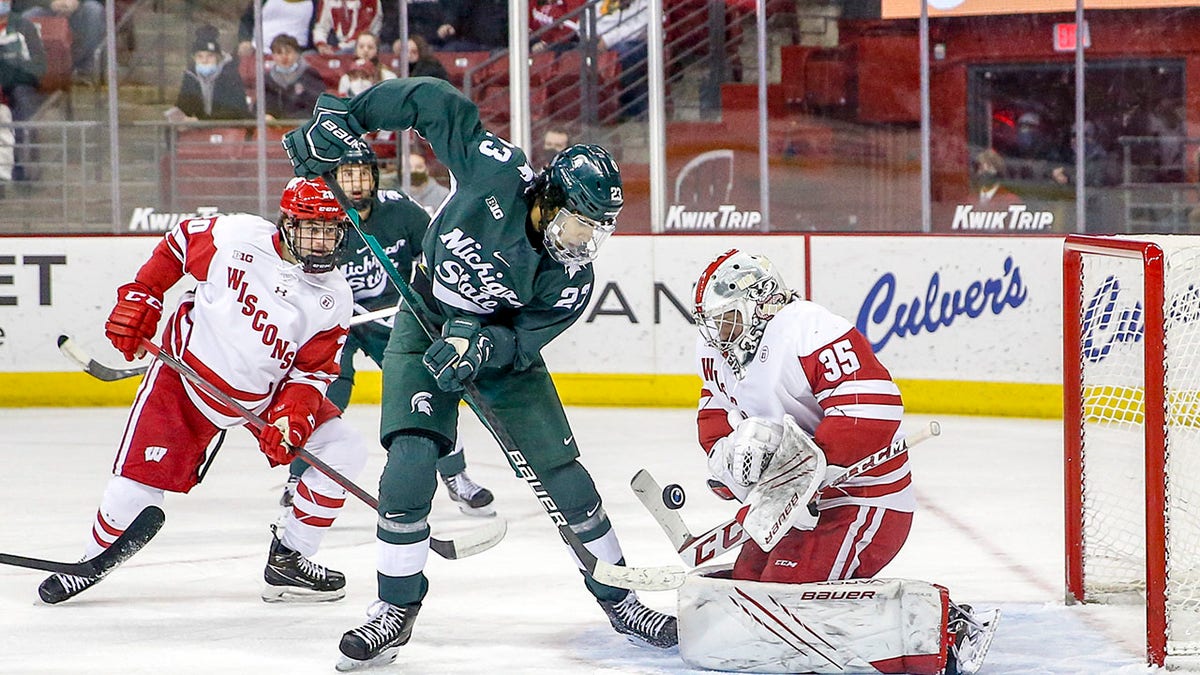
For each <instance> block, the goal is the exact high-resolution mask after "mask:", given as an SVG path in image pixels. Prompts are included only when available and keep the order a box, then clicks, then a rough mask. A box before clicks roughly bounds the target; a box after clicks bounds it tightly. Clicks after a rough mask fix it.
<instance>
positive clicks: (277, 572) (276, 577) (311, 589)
mask: <svg viewBox="0 0 1200 675" xmlns="http://www.w3.org/2000/svg"><path fill="white" fill-rule="evenodd" d="M263 579H264V580H265V581H266V582H267V585H266V588H264V589H263V592H262V599H263V600H264V601H265V602H327V601H331V600H340V599H342V598H344V597H345V596H346V577H345V575H343V574H342V573H341V572H338V571H336V570H331V569H326V568H325V567H322V566H321V565H318V564H316V563H315V562H313V561H311V560H309V559H308V558H305V557H304V556H302V555H300V552H299V551H293V550H292V549H290V548H288V547H287V546H284V545H283V542H282V541H280V540H279V538H278V537H272V538H271V552H270V553H269V554H268V555H267V566H266V568H265V569H264V570H263Z"/></svg>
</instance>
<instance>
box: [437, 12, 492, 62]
mask: <svg viewBox="0 0 1200 675" xmlns="http://www.w3.org/2000/svg"><path fill="white" fill-rule="evenodd" d="M443 5H444V6H445V8H446V24H445V25H443V26H442V27H440V28H438V37H439V38H441V40H442V47H441V49H442V51H448V52H490V51H495V50H497V49H505V48H507V47H508V1H507V0H443Z"/></svg>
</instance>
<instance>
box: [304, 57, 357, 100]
mask: <svg viewBox="0 0 1200 675" xmlns="http://www.w3.org/2000/svg"><path fill="white" fill-rule="evenodd" d="M304 60H305V62H307V63H308V65H310V66H312V67H313V69H315V70H316V71H317V73H318V74H319V75H320V76H321V80H322V81H324V82H325V86H326V87H328V88H329V89H330V90H331V91H337V86H338V81H339V80H341V79H342V75H344V74H345V73H346V71H347V70H350V66H352V65H354V56H352V55H349V54H336V55H334V56H326V55H324V54H317V53H309V54H305V55H304Z"/></svg>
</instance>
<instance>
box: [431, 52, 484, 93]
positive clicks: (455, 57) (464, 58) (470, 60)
mask: <svg viewBox="0 0 1200 675" xmlns="http://www.w3.org/2000/svg"><path fill="white" fill-rule="evenodd" d="M434 56H436V57H437V60H438V61H441V62H442V66H444V67H445V68H446V74H447V75H449V76H450V82H451V83H453V84H454V86H456V87H458V88H459V89H462V88H463V82H464V79H465V75H466V73H467V70H469V69H471V68H473V67H475V66H478V65H479V64H481V63H483V62H484V61H486V60H487V59H488V57H489V56H491V53H490V52H434Z"/></svg>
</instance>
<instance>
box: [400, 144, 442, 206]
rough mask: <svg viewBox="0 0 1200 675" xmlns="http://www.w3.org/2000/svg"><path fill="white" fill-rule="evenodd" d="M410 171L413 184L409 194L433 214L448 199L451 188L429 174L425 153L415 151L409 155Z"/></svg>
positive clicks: (409, 174) (410, 179) (409, 176)
mask: <svg viewBox="0 0 1200 675" xmlns="http://www.w3.org/2000/svg"><path fill="white" fill-rule="evenodd" d="M408 172H409V173H408V178H409V182H410V183H411V184H412V187H411V188H410V189H409V190H408V196H409V197H412V198H413V201H415V202H416V203H418V204H420V205H421V208H423V209H425V210H426V211H428V212H429V215H433V212H434V211H437V208H438V207H439V206H441V205H442V201H443V200H444V199H446V195H448V194H450V189H449V188H447V187H446V186H445V185H442V184H441V183H439V182H437V180H435V179H434V178H433V177H432V176H430V175H429V168H428V165H427V164H426V163H425V157H424V156H423V155H420V154H418V153H415V152H414V153H411V154H410V155H409V156H408Z"/></svg>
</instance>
